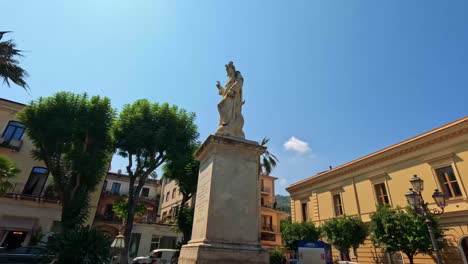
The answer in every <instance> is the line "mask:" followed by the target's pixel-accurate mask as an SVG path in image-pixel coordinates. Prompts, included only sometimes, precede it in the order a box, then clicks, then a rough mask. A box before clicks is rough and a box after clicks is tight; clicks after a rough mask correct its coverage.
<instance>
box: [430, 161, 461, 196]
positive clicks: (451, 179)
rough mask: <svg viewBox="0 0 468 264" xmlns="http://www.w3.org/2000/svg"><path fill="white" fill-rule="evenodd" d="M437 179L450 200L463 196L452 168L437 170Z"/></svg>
mask: <svg viewBox="0 0 468 264" xmlns="http://www.w3.org/2000/svg"><path fill="white" fill-rule="evenodd" d="M435 171H436V174H437V179H438V180H439V183H440V185H441V187H442V192H443V193H444V194H445V195H447V197H448V198H453V197H459V196H462V192H461V189H460V186H459V185H458V182H457V178H456V177H455V173H454V171H453V168H452V166H447V167H443V168H439V169H436V170H435Z"/></svg>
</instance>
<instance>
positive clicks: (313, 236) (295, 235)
mask: <svg viewBox="0 0 468 264" xmlns="http://www.w3.org/2000/svg"><path fill="white" fill-rule="evenodd" d="M280 227H281V233H282V235H283V239H284V244H285V247H286V248H287V249H289V250H294V251H297V242H298V241H303V240H310V241H314V240H317V239H318V238H319V236H320V229H318V228H317V227H315V225H314V224H313V223H310V222H302V223H290V222H287V221H282V222H281V223H280Z"/></svg>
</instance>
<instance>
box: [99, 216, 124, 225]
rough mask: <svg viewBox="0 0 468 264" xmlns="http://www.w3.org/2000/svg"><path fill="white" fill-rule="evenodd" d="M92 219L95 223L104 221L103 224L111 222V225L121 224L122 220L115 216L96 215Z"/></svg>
mask: <svg viewBox="0 0 468 264" xmlns="http://www.w3.org/2000/svg"><path fill="white" fill-rule="evenodd" d="M94 219H95V220H96V221H105V222H113V223H122V219H120V218H118V217H117V216H116V215H112V214H108V215H99V214H97V215H96V216H95V217H94Z"/></svg>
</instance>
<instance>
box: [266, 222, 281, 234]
mask: <svg viewBox="0 0 468 264" xmlns="http://www.w3.org/2000/svg"><path fill="white" fill-rule="evenodd" d="M263 231H265V232H274V233H278V232H279V231H278V228H277V226H275V225H269V224H262V232H263Z"/></svg>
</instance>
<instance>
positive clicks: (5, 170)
mask: <svg viewBox="0 0 468 264" xmlns="http://www.w3.org/2000/svg"><path fill="white" fill-rule="evenodd" d="M18 172H20V170H19V169H18V168H17V167H16V165H15V163H14V162H13V161H11V160H10V159H9V158H7V157H5V156H0V194H2V193H5V192H8V191H9V190H11V189H12V188H13V184H12V183H11V182H10V180H11V179H12V178H13V177H15V176H16V174H18Z"/></svg>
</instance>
